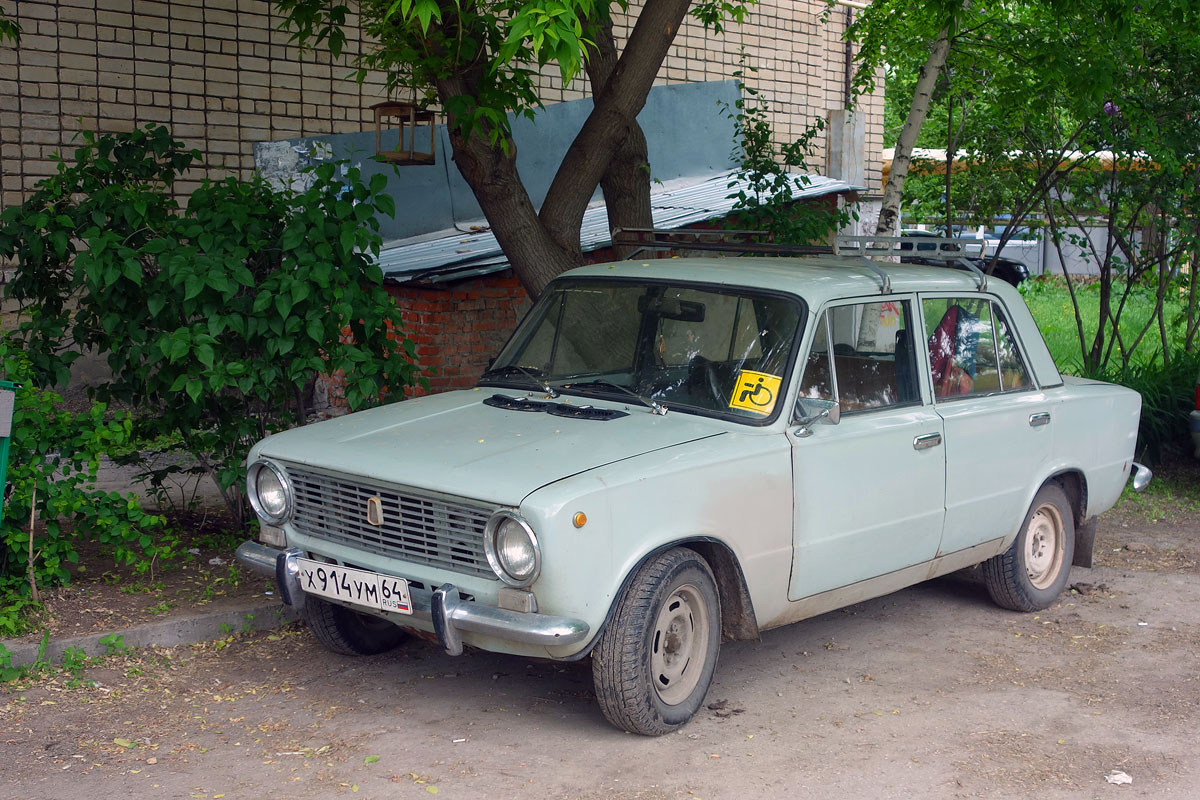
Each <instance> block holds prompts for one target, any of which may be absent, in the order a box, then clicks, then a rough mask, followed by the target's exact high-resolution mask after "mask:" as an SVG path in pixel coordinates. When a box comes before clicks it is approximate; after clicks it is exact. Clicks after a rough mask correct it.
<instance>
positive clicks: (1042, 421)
mask: <svg viewBox="0 0 1200 800" xmlns="http://www.w3.org/2000/svg"><path fill="white" fill-rule="evenodd" d="M1049 424H1050V412H1049V411H1042V412H1040V413H1037V414H1030V415H1029V427H1031V428H1037V427H1039V426H1041V425H1049Z"/></svg>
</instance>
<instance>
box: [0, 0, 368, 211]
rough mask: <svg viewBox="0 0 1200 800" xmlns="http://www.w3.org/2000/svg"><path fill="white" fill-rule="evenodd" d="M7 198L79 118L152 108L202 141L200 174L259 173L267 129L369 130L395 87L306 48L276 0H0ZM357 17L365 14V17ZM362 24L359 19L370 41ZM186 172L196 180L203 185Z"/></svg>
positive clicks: (182, 133) (194, 142)
mask: <svg viewBox="0 0 1200 800" xmlns="http://www.w3.org/2000/svg"><path fill="white" fill-rule="evenodd" d="M0 7H3V8H4V11H5V13H6V14H7V15H8V16H9V17H11V18H12V19H14V20H15V21H16V22H17V23H18V24H19V25H20V26H21V29H22V35H21V41H20V43H19V45H18V46H17V47H15V48H14V47H13V46H12V45H11V44H0V159H2V162H3V177H2V178H0V191H2V194H0V204H2V205H3V206H8V205H11V204H14V203H18V202H20V199H21V197H22V195H23V193H25V192H27V191H28V190H29V189H31V188H32V187H33V185H34V184H36V183H37V181H39V180H41V179H42V178H44V177H45V176H47V175H50V174H53V172H54V169H55V166H54V163H53V161H52V160H51V154H52V153H54V152H55V151H59V150H64V151H66V152H69V151H70V148H71V147H72V139H73V136H74V134H75V131H77V130H79V129H80V128H84V129H92V130H100V131H127V130H131V129H133V128H134V127H135V126H139V125H144V124H146V123H149V122H157V123H162V124H165V125H169V126H170V128H171V131H172V133H173V134H174V135H175V136H176V137H177V138H179V139H182V140H183V141H185V142H186V143H187V144H188V145H189V146H192V147H195V148H197V149H199V150H200V152H201V153H202V154H203V161H204V167H203V169H200V170H197V171H195V174H194V175H192V176H190V177H193V178H195V179H199V178H200V177H203V176H208V177H213V178H217V177H223V176H225V175H227V174H230V173H232V174H235V175H246V174H248V173H249V171H250V170H251V169H253V167H254V150H253V148H254V142H256V141H262V140H269V139H286V138H292V137H297V136H316V135H321V134H328V133H341V132H348V131H357V130H361V129H362V127H363V121H364V120H366V119H368V118H369V116H370V112H369V111H367V108H368V107H369V106H370V105H371V104H372V103H375V102H377V101H378V100H379V99H380V98H382V96H383V94H384V92H383V83H382V80H380V79H379V78H378V76H375V77H373V78H371V79H369V80H368V81H367V82H366V83H364V84H361V85H360V84H359V83H358V82H356V81H354V80H352V79H350V78H349V77H348V73H349V69H348V68H347V67H346V66H345V64H344V63H343V64H334V63H332V59H331V57H330V56H329V54H328V53H309V54H305V55H301V53H300V51H299V48H297V47H295V46H293V45H289V44H288V34H287V33H286V32H283V31H280V30H278V27H279V25H280V24H281V23H282V17H281V16H280V15H279V14H278V13H275V12H274V11H273V10H272V6H271V5H270V4H269V3H268V2H266V0H169V1H168V0H19V1H14V0H0ZM352 21H354V22H355V24H357V23H356V20H352ZM356 32H357V28H356V27H353V26H351V29H350V31H349V33H350V39H351V46H352V47H355V46H357V40H358V39H359V37H358V35H357V33H356ZM190 188H191V187H190V185H189V184H183V185H182V186H181V189H182V190H183V191H184V192H188V191H190Z"/></svg>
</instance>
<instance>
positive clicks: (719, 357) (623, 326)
mask: <svg viewBox="0 0 1200 800" xmlns="http://www.w3.org/2000/svg"><path fill="white" fill-rule="evenodd" d="M803 308H804V307H803V305H802V303H801V302H800V300H799V299H798V298H795V297H792V296H788V295H781V294H775V293H770V292H764V291H761V290H755V289H742V288H737V287H728V286H701V285H698V284H688V283H684V282H678V283H676V282H667V281H661V280H648V281H628V280H597V279H579V280H572V279H560V280H558V281H556V282H555V283H554V284H553V285H552V286H551V287H550V288H549V289H548V290H547V291H546V292H545V293H544V294H543V296H542V298H541V299H539V300H538V303H537V305H535V307H534V309H533V311H532V312H531V313H530V316H529V318H528V319H527V320H526V321H525V322H523V323H522V324H521V327H520V328H519V329H518V330H517V332H516V333H515V334H514V335H513V338H512V339H511V340H510V341H509V343H508V344H507V345H505V347H504V349H503V350H502V351H501V352H500V355H499V356H497V358H496V361H495V363H494V364H493V365H492V367H491V368H490V369H489V370H488V371H487V372H485V373H484V375H483V377H482V378H481V382H482V383H484V384H485V385H490V386H502V385H503V386H513V387H524V388H529V386H530V382H531V379H532V380H533V381H535V382H536V383H542V384H545V385H547V386H550V387H551V388H553V389H554V390H556V391H561V392H563V393H565V394H574V395H580V396H585V397H590V396H599V397H609V398H618V399H625V398H627V397H628V396H629V395H631V394H632V395H635V396H640V398H641V399H642V400H643V401H644V402H650V401H653V402H657V403H663V404H665V405H667V406H668V407H671V408H678V409H679V410H681V411H687V412H696V413H702V414H709V415H721V416H727V417H729V418H731V419H735V420H738V421H742V422H747V421H748V422H751V423H752V424H760V423H765V422H769V421H770V420H771V419H772V418H773V417H774V415H775V411H776V400H777V399H778V398H779V397H781V396H782V395H783V394H784V393H785V391H786V388H787V387H786V385H785V379H786V377H787V375H788V374H789V372H790V371H791V367H792V363H793V362H792V359H793V355H794V353H795V348H794V345H795V342H796V340H797V337H798V333H799V325H800V320H801V319H802V314H803ZM535 385H536V384H535Z"/></svg>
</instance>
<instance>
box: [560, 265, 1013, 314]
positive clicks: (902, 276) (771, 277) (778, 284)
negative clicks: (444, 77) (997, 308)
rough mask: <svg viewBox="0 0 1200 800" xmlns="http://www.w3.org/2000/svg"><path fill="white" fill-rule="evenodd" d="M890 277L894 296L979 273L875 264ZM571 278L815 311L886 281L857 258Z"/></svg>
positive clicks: (615, 271)
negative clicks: (632, 282) (751, 292)
mask: <svg viewBox="0 0 1200 800" xmlns="http://www.w3.org/2000/svg"><path fill="white" fill-rule="evenodd" d="M872 263H874V264H875V266H876V267H877V268H878V269H881V270H883V272H885V273H886V274H887V276H888V279H889V280H890V283H891V291H892V292H893V293H903V292H916V291H925V292H931V291H932V292H941V291H975V290H976V289H977V288H978V279H977V277H976V276H975V274H974V273H971V272H967V271H965V270H960V269H953V268H948V267H929V266H922V265H918V264H896V263H891V262H872ZM564 276H568V277H601V276H603V277H612V278H655V279H660V280H679V279H683V280H686V281H688V282H695V283H708V284H718V285H727V286H745V287H749V288H756V289H773V290H775V291H784V292H789V293H792V294H796V295H799V296H800V297H803V298H804V299H805V301H806V302H807V303H808V304H809V306H810V307H819V306H820V305H821V304H822V303H824V302H825V301H827V300H832V299H837V298H840V297H859V296H867V295H872V294H880V293H881V290H882V280H883V279H882V277H881V276H880V274H879V273H877V272H875V271H874V270H872V269H871V267H869V266H867V264H866V259H864V258H862V257H857V256H808V257H799V258H794V257H780V256H767V257H761V258H757V257H756V258H651V259H645V260H637V259H635V260H632V261H617V262H613V263H608V264H593V265H591V266H586V267H580V268H578V269H574V270H571V271H570V272H567V273H564ZM988 289H989V290H990V291H993V292H994V293H996V294H1002V295H1005V296H1007V294H1008V293H1009V292H1011V291H1013V289H1012V287H1010V286H1008V285H1007V284H1005V283H1004V281H1002V280H999V279H998V278H993V279H990V280H989V281H988Z"/></svg>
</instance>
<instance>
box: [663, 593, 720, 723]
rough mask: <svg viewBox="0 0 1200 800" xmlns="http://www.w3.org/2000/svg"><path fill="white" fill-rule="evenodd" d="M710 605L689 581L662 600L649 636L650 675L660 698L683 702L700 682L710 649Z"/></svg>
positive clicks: (670, 701) (667, 701) (678, 702)
mask: <svg viewBox="0 0 1200 800" xmlns="http://www.w3.org/2000/svg"><path fill="white" fill-rule="evenodd" d="M710 622H711V621H710V620H709V618H708V606H707V605H706V604H705V603H704V598H703V596H702V595H701V594H700V590H699V589H697V588H696V587H695V586H693V585H691V584H690V583H687V584H684V585H683V586H680V587H678V588H677V589H675V591H673V592H671V596H670V597H668V598H667V600H666V602H664V603H663V604H662V608H660V609H659V612H658V616H657V618H655V620H654V632H653V634H652V635H651V639H650V679H651V681H652V682H653V684H654V691H655V693H657V694H658V698H659V700H661V701H662V702H663V703H664V704H666V705H669V706H675V705H679V704H680V703H682V702H683V701H684V700H686V699H687V698H688V696H689V695H691V693H692V691H693V690H694V689H695V688H696V686H697V685H699V683H700V676H701V674H702V673H703V672H704V660H705V657H706V655H707V651H708V638H709V625H710Z"/></svg>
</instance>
